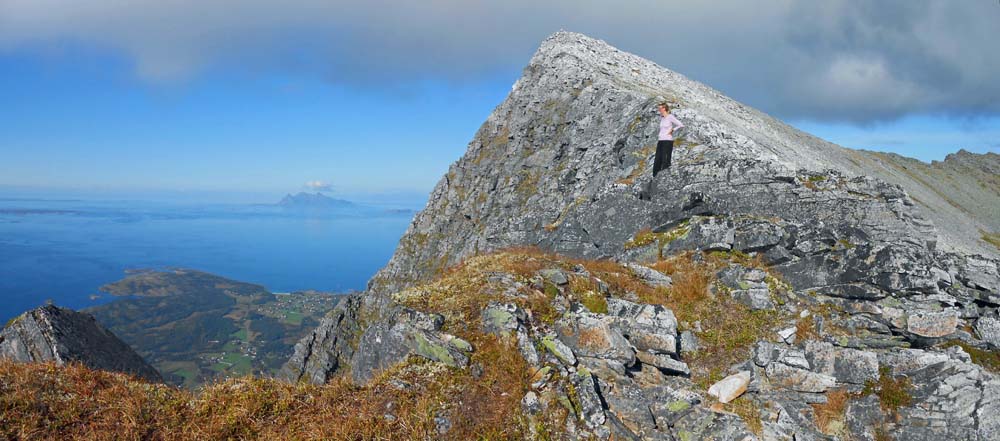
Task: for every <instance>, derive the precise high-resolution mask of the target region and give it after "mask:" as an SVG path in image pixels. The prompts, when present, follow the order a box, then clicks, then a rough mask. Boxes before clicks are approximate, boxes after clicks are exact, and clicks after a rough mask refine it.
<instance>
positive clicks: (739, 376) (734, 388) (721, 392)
mask: <svg viewBox="0 0 1000 441" xmlns="http://www.w3.org/2000/svg"><path fill="white" fill-rule="evenodd" d="M749 384H750V371H740V372H737V373H735V374H733V375H730V376H728V377H726V378H723V379H722V380H719V381H718V382H717V383H715V384H713V385H712V386H711V387H709V388H708V394H709V395H711V396H713V397H716V398H718V399H719V402H720V403H728V402H730V401H733V400H735V399H736V398H738V397H739V396H740V395H743V392H746V390H747V386H748V385H749Z"/></svg>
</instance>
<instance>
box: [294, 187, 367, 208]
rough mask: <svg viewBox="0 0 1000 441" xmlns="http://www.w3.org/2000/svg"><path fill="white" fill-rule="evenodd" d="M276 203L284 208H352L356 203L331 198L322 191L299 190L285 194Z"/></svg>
mask: <svg viewBox="0 0 1000 441" xmlns="http://www.w3.org/2000/svg"><path fill="white" fill-rule="evenodd" d="M278 205H280V206H282V207H285V208H297V209H302V208H354V207H357V206H358V205H357V204H355V203H354V202H351V201H348V200H344V199H336V198H331V197H329V196H327V195H324V194H322V193H319V192H316V193H306V192H304V191H303V192H299V193H298V194H291V193H289V194H287V195H285V197H283V198H281V201H279V202H278Z"/></svg>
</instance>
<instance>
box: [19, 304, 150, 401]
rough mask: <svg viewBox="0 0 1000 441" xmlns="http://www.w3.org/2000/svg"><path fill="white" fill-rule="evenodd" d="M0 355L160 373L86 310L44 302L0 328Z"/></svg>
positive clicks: (144, 374)
mask: <svg viewBox="0 0 1000 441" xmlns="http://www.w3.org/2000/svg"><path fill="white" fill-rule="evenodd" d="M0 359H8V360H13V361H19V362H47V361H51V362H55V363H56V364H59V365H63V364H66V363H73V362H75V363H81V364H83V365H84V366H87V367H89V368H91V369H100V370H107V371H115V372H124V373H128V374H132V375H135V376H137V377H141V378H143V379H145V380H146V381H150V382H162V381H163V379H162V378H161V377H160V373H159V372H157V371H156V369H154V368H153V367H152V366H150V365H149V364H147V363H146V361H145V360H143V359H142V357H141V356H139V354H137V353H136V352H135V351H133V350H132V348H131V347H129V346H128V345H127V344H125V342H123V341H121V340H119V339H118V337H116V336H115V335H114V334H112V333H111V331H108V330H107V329H105V328H104V327H103V326H101V325H100V324H99V323H97V320H95V319H94V317H93V316H91V315H90V314H85V313H82V312H76V311H73V310H71V309H66V308H60V307H57V306H54V305H46V306H42V307H40V308H37V309H33V310H31V311H28V312H25V313H24V314H21V315H20V316H17V317H15V318H13V319H12V320H11V321H10V322H9V323H8V324H7V326H5V327H4V329H3V331H2V332H0Z"/></svg>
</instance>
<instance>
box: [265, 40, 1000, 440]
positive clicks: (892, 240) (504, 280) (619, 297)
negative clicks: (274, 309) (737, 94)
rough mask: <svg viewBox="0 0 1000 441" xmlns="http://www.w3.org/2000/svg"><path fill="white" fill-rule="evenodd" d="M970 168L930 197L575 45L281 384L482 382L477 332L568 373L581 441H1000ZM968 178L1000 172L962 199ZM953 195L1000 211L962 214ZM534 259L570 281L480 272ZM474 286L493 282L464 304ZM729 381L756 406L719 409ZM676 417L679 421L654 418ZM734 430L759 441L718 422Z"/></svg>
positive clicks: (443, 188) (559, 53)
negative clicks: (656, 167) (473, 334)
mask: <svg viewBox="0 0 1000 441" xmlns="http://www.w3.org/2000/svg"><path fill="white" fill-rule="evenodd" d="M662 100H666V101H669V102H671V103H672V104H674V105H675V107H676V110H675V111H674V113H675V114H676V116H677V117H678V118H679V119H680V120H681V121H683V122H684V124H685V125H686V129H685V130H684V131H683V132H682V133H681V138H679V139H678V141H677V143H676V146H677V149H676V151H675V154H674V166H673V167H672V168H670V169H669V171H667V172H664V173H661V174H659V175H658V176H657V177H656V178H655V179H654V178H652V177H651V176H650V165H651V162H652V155H653V152H654V149H655V146H654V143H655V139H654V137H653V134H654V133H655V128H656V123H657V116H656V114H655V113H654V110H655V105H656V103H658V102H660V101H662ZM964 156H967V158H966V159H964V160H962V161H958V160H956V159H952V160H950V161H947V162H949V164H948V165H942V166H940V167H938V166H937V165H932V166H931V167H934V168H935V169H934V170H933V171H928V172H927V173H924V176H925V177H924V178H922V180H916V179H913V178H912V176H911V174H906V173H902V172H899V171H898V170H897V168H898V167H902V165H901V164H903V163H904V161H903V160H898V159H896V158H890V159H879V160H878V161H876V160H875V159H872V158H877V157H878V156H877V155H874V154H869V153H863V152H857V151H852V150H848V149H844V148H841V147H838V146H835V145H833V144H830V143H827V142H825V141H822V140H819V139H817V138H815V137H812V136H810V135H808V134H805V133H802V132H799V131H797V130H794V129H792V128H790V127H788V126H787V125H785V124H783V123H781V122H780V121H777V120H775V119H773V118H771V117H768V116H767V115H764V114H762V113H760V112H758V111H756V110H753V109H750V108H748V107H746V106H743V105H741V104H739V103H736V102H735V101H733V100H731V99H729V98H726V97H724V96H722V95H721V94H719V93H718V92H715V91H713V90H711V89H709V88H707V87H705V86H704V85H701V84H698V83H696V82H693V81H691V80H688V79H686V78H684V77H682V76H680V75H678V74H676V73H673V72H670V71H668V70H666V69H663V68H661V67H659V66H657V65H655V64H654V63H652V62H649V61H646V60H643V59H641V58H639V57H636V56H634V55H631V54H627V53H624V52H621V51H618V50H617V49H614V48H612V47H610V46H608V45H607V44H605V43H603V42H601V41H598V40H594V39H590V38H588V37H585V36H582V35H579V34H572V33H565V32H560V33H557V34H555V35H553V36H552V37H549V38H548V39H547V40H546V41H545V42H543V44H542V46H541V47H540V48H539V50H538V52H537V53H536V54H535V55H534V57H533V58H532V60H531V62H530V63H529V65H528V67H527V68H526V69H525V70H524V76H523V77H522V78H521V79H520V80H518V82H517V83H516V84H515V85H514V89H513V90H512V92H511V93H510V95H509V96H508V97H507V99H506V100H505V101H504V102H503V103H501V104H500V106H498V107H497V109H496V110H495V111H494V112H493V114H492V115H490V117H489V118H488V119H487V121H486V122H485V123H484V124H483V126H482V127H481V128H480V130H479V131H478V133H477V134H476V137H475V138H474V139H473V140H472V142H471V143H470V145H469V149H468V151H467V153H466V154H465V155H464V156H463V157H462V158H461V159H459V160H458V161H457V162H456V163H455V164H453V165H452V166H451V167H450V169H449V171H448V173H447V174H446V175H445V176H444V177H443V178H442V180H441V181H440V182H439V183H438V185H437V186H436V187H435V189H434V191H433V192H432V194H431V196H430V199H429V201H428V204H427V207H426V208H425V209H424V210H423V211H422V212H421V213H419V214H418V215H417V216H416V217H415V219H414V221H413V223H412V224H411V226H410V228H409V229H408V231H407V232H406V234H405V235H404V237H403V238H402V239H401V241H400V245H399V247H398V249H397V250H396V253H395V254H394V255H393V257H392V259H391V260H390V261H389V263H388V264H387V265H386V267H384V268H383V269H382V270H381V271H379V273H378V274H376V276H375V277H373V279H372V280H371V281H370V282H369V289H368V291H367V292H366V293H365V294H364V295H361V296H357V297H355V298H353V299H351V301H349V302H345V303H344V304H342V305H341V306H340V307H339V308H338V309H337V310H335V311H334V312H333V313H331V314H329V315H328V316H327V318H326V319H325V320H324V321H323V322H322V323H321V324H320V326H319V327H318V328H317V329H316V330H315V331H314V332H313V333H312V335H310V336H309V337H307V338H305V339H303V340H302V341H300V342H299V344H298V345H296V350H295V355H294V356H293V357H292V359H291V360H290V361H289V363H288V364H286V366H285V367H284V369H283V373H284V375H285V377H286V378H288V379H291V380H296V381H310V382H316V383H322V382H326V381H329V380H330V379H331V378H334V377H335V376H337V375H350V376H351V377H352V378H353V380H354V381H355V382H358V383H362V382H364V381H366V380H367V379H369V378H372V377H373V376H376V373H377V372H379V371H380V370H382V369H387V368H389V367H390V366H394V365H395V364H396V363H401V362H405V360H407V359H409V358H410V357H418V358H424V359H429V360H434V361H437V362H440V363H443V364H447V365H450V366H452V367H453V368H455V369H473V367H474V366H471V365H469V363H468V360H469V359H470V357H475V354H476V352H475V348H474V347H469V346H466V345H463V344H461V341H462V339H461V338H459V339H458V340H456V337H463V334H462V332H459V330H462V331H465V332H469V329H470V328H472V329H478V331H481V332H494V331H496V329H497V328H500V329H505V330H506V331H510V332H506V333H504V332H500V334H506V335H508V336H509V337H510V338H513V339H515V340H516V342H517V344H518V349H519V351H520V352H521V355H522V356H523V358H524V359H525V360H526V361H527V362H528V364H529V365H530V366H531V368H532V369H533V371H532V372H535V373H537V372H541V371H546V372H553V373H558V375H556V374H553V376H552V377H551V378H547V379H546V380H544V381H540V382H535V383H532V385H531V390H530V391H528V392H529V393H525V395H524V396H525V400H526V401H525V402H526V403H527V402H533V401H532V398H530V397H531V396H533V395H532V394H536V395H538V396H548V397H554V398H553V399H554V400H555V401H556V402H559V401H565V402H571V403H573V405H572V406H571V407H572V409H573V411H572V414H571V415H572V416H575V418H569V420H568V421H567V423H566V424H567V427H568V428H569V429H568V430H569V432H570V433H571V434H572V435H574V436H571V438H572V437H583V438H585V437H587V436H591V435H593V436H596V437H598V438H604V439H606V438H608V437H609V436H611V435H614V437H615V439H634V438H638V437H643V438H646V439H677V438H680V439H684V438H691V437H692V436H695V432H692V431H691V429H692V428H699V431H698V432H697V435H698V436H712V437H715V438H716V439H753V438H754V437H755V436H760V437H762V438H764V439H831V438H832V439H836V437H841V436H843V435H844V431H849V432H850V433H852V434H854V435H855V436H856V437H858V438H860V439H876V438H880V437H882V434H884V433H896V434H899V436H900V437H901V439H928V440H931V439H945V438H947V439H998V438H1000V418H998V417H996V416H995V415H996V412H997V409H998V406H1000V402H998V401H997V399H996V397H997V396H998V395H997V392H998V389H997V388H998V387H1000V380H998V378H997V376H996V374H995V373H994V372H993V371H991V370H990V369H989V368H988V366H994V365H992V364H991V362H990V360H996V359H997V357H998V354H997V352H996V351H997V349H998V345H1000V340H998V339H1000V319H998V315H997V307H998V306H1000V272H998V260H997V258H996V249H995V248H989V247H990V245H988V244H987V243H986V242H984V241H983V240H982V235H983V233H982V232H981V231H980V230H983V231H988V229H989V228H991V227H990V226H989V225H991V223H990V222H993V221H992V220H984V219H983V218H984V217H985V216H988V215H989V214H990V212H991V210H992V208H982V207H978V205H980V204H989V202H990V201H992V200H994V198H995V197H996V195H995V194H990V192H989V190H988V189H989V188H992V187H990V186H992V185H994V184H992V182H994V181H992V180H991V179H992V177H991V174H992V173H993V172H992V171H991V170H993V168H991V167H992V166H991V165H990V163H989V161H992V160H993V159H994V158H993V157H992V156H988V155H984V156H982V157H979V156H976V157H972V156H969V155H964ZM957 164H963V165H962V166H959V165H957ZM970 164H974V165H970ZM907 167H917V165H915V164H911V165H907ZM961 167H971V168H974V169H976V170H980V172H977V173H976V174H973V175H971V176H970V177H969V178H967V180H959V179H958V178H957V176H958V175H960V174H965V173H966V172H965V171H959V170H960V169H961ZM904 175H905V176H904ZM880 176H881V177H884V178H885V179H880V178H879V177H880ZM949 180H952V181H954V182H955V183H954V184H953V187H952V188H956V189H958V188H962V187H964V186H967V185H973V184H975V185H980V184H983V185H985V187H983V188H985V189H986V190H984V191H977V192H970V193H969V194H968V195H964V196H961V197H948V196H949V195H948V194H941V193H938V191H944V190H943V189H946V188H949V187H945V186H944V185H943V184H940V182H944V181H949ZM939 181H940V182H939ZM893 182H898V183H899V184H894V183H893ZM949 185H952V184H949ZM909 187H913V188H914V193H915V194H919V195H920V196H919V197H920V199H919V200H915V199H914V198H912V197H911V196H910V195H909V194H908V192H907V191H906V190H907V189H908V188H909ZM932 187H933V188H932ZM946 197H948V198H947V200H946V199H945V198H946ZM963 204H968V205H969V206H968V207H967V208H963V209H961V210H959V209H956V205H957V206H962V205H963ZM944 206H949V207H951V209H949V210H945V212H942V211H935V210H936V208H935V207H944ZM949 216H951V217H949ZM941 219H944V222H943V225H942V227H941V228H940V229H939V228H936V227H935V222H936V221H939V220H941ZM525 246H529V247H537V248H538V249H541V250H545V251H547V252H555V253H558V254H559V255H560V256H562V257H558V258H555V259H554V260H555V261H548V262H546V263H547V264H548V265H549V266H551V267H549V268H545V267H538V266H536V265H537V262H536V261H532V262H533V263H531V264H526V263H523V262H522V263H520V264H517V265H513V268H499V269H498V268H492V267H489V266H482V265H481V263H480V262H482V259H488V256H492V255H493V254H492V253H491V252H493V251H496V250H504V249H509V248H511V247H525ZM977 253H978V254H977ZM529 254H530V253H529ZM501 255H503V253H501ZM573 259H587V260H588V261H590V262H591V265H594V268H595V269H589V268H587V266H586V265H584V264H578V263H574V262H573ZM591 259H601V260H599V261H597V260H591ZM560 262H561V263H560ZM594 262H598V263H594ZM600 262H603V263H600ZM456 264H457V266H456ZM578 265H582V266H579V267H578ZM525 266H528V267H530V268H532V269H533V270H538V272H537V273H532V272H530V271H529V272H527V273H525V272H524V271H520V272H519V270H523V269H524V267H525ZM470 268H473V269H475V268H478V269H479V271H478V272H476V271H473V273H474V274H473V275H471V276H469V279H471V280H476V281H478V282H476V283H458V282H447V281H448V280H450V278H451V277H453V276H454V274H456V273H463V272H465V271H467V270H469V269H470ZM690 268H700V269H698V270H694V271H689V269H690ZM668 276H669V277H668ZM578 278H582V279H583V280H584V281H578ZM635 278H639V279H642V283H639V282H636V281H635V280H634V279H635ZM671 278H673V280H671ZM613 281H617V282H614V283H612V282H613ZM677 281H683V283H674V282H677ZM595 293H596V294H595ZM483 298H486V299H490V301H491V302H493V303H490V302H484V301H483V300H482V299H483ZM720 298H721V299H730V300H732V301H734V302H737V303H738V304H739V305H740V306H735V305H732V304H730V303H719V302H722V300H720ZM477 299H478V300H477ZM726 301H727V302H728V301H729V300H726ZM497 308H499V309H500V310H498V309H497ZM746 308H749V311H751V312H747V313H745V314H742V315H737V316H731V317H730V316H728V314H730V313H732V312H733V311H739V310H742V309H746ZM476 317H482V320H481V321H479V320H476ZM497 317H504V318H505V319H504V320H501V322H503V323H504V324H503V325H502V326H501V325H498V324H496V323H495V321H494V320H493V319H494V318H497ZM512 317H513V318H512ZM668 317H669V318H671V319H668ZM674 317H686V318H681V319H679V320H677V321H676V323H674V324H673V325H671V324H670V323H672V318H674ZM719 317H728V318H727V320H722V321H720V320H718V318H719ZM755 317H756V318H755ZM682 331H686V332H687V335H686V336H685V335H684V334H683V333H682ZM727 336H728V337H727ZM729 338H732V340H730V339H729ZM685 340H686V342H685ZM456 342H458V343H456ZM678 342H680V343H678ZM678 346H679V347H680V349H678ZM685 347H689V348H697V350H695V351H693V352H688V353H685V351H684V348H685ZM530 348H535V349H534V350H533V349H530ZM533 351H535V352H540V354H535V352H533ZM706 354H711V356H708V355H706ZM705 357H709V358H711V359H712V360H715V361H716V363H718V364H717V365H714V366H713V365H711V364H710V363H708V364H707V363H705V360H704V359H705ZM994 367H995V366H994ZM648 373H653V378H652V380H651V382H650V378H649V377H648V376H647V375H646V374H648ZM660 375H663V377H661V376H660ZM727 376H728V378H729V380H726V381H729V383H723V384H731V385H736V386H738V387H734V389H733V390H735V391H737V392H739V393H743V392H745V395H744V397H746V398H745V399H744V398H740V400H741V401H735V402H734V403H739V404H738V405H737V406H744V407H739V408H733V407H731V405H724V404H725V402H726V401H728V399H727V400H720V401H721V402H719V403H713V400H714V399H712V398H709V397H708V395H710V394H709V392H710V391H711V390H716V389H718V388H719V387H721V386H716V387H715V388H713V389H708V386H712V385H714V383H715V382H716V381H717V380H721V379H722V378H723V377H727ZM567 382H568V383H567ZM591 382H593V383H591ZM568 384H570V385H568ZM955 385H961V387H960V389H961V390H957V389H955V388H954V386H955ZM581 387H582V388H583V389H582V390H584V391H585V392H584V396H573V393H570V392H572V391H579V390H580V388H581ZM723 389H726V388H725V387H723ZM733 390H730V391H733ZM566 391H570V392H566ZM737 395H738V393H737ZM538 396H535V398H538ZM560 397H563V398H565V400H563V399H562V398H560ZM876 397H877V398H876ZM958 397H960V398H958ZM665 400H676V401H667V402H669V403H671V404H676V408H674V409H669V408H668V409H664V408H662V406H661V407H655V406H653V404H654V403H663V402H664V401H665ZM681 401H683V403H682V402H681ZM585 403H586V404H585ZM716 405H719V406H722V407H719V406H716ZM526 406H528V407H531V406H529V405H527V404H526ZM726 406H730V407H726ZM543 407H544V406H543ZM709 411H711V412H709ZM730 411H731V412H737V413H739V414H740V415H741V417H742V421H745V422H746V423H747V425H748V427H749V428H750V429H752V432H753V434H751V433H748V432H747V431H746V430H744V428H743V426H742V425H741V424H740V423H739V421H725V420H720V419H718V418H720V417H718V416H717V415H718V414H719V412H722V413H723V414H725V412H730ZM706 412H707V413H706ZM713 412H714V413H713ZM755 415H756V416H755ZM685 418H693V419H694V421H688V420H685ZM758 418H759V419H760V421H757V423H753V422H754V421H756V420H757V419H758ZM832 422H836V423H837V424H834V425H832V426H831V425H830V424H832ZM689 424H690V425H689ZM838 424H839V426H838ZM751 426H752V427H751ZM723 428H730V429H732V430H733V431H732V432H717V431H716V430H722V429H723ZM570 429H571V430H570ZM700 430H707V431H700ZM691 439H697V438H691Z"/></svg>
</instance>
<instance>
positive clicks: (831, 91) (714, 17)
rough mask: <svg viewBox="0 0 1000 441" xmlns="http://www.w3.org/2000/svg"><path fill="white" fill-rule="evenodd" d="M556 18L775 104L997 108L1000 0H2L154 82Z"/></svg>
mask: <svg viewBox="0 0 1000 441" xmlns="http://www.w3.org/2000/svg"><path fill="white" fill-rule="evenodd" d="M559 29H566V30H573V31H578V32H583V33H586V34H589V35H591V36H594V37H598V38H602V39H605V40H607V41H608V42H609V43H611V44H614V45H616V46H618V47H620V48H622V49H624V50H628V51H631V52H635V53H638V54H640V55H642V56H644V57H647V58H650V59H652V60H654V61H656V62H658V63H660V64H662V65H664V66H666V67H668V68H671V69H674V70H676V71H678V72H681V73H684V74H686V75H688V76H690V77H692V78H694V79H696V80H699V81H702V82H705V83H708V84H710V85H712V86H714V87H716V88H718V89H720V90H722V91H723V92H725V93H727V94H730V95H732V96H734V97H736V98H737V99H740V100H741V101H744V102H747V103H749V104H752V105H754V106H756V107H759V108H761V109H763V110H765V111H767V112H770V113H772V114H775V115H777V116H779V117H783V118H808V119H816V120H822V121H849V122H855V123H871V122H876V121H881V120H891V119H894V118H897V117H899V116H901V115H905V114H911V113H939V114H944V115H949V116H959V117H964V116H981V115H997V114H1000V81H997V80H996V79H997V78H998V77H1000V44H998V41H1000V4H998V3H997V2H996V1H994V0H880V1H877V2H872V1H862V0H858V1H850V0H823V1H812V0H803V1H799V2H794V1H789V0H774V1H766V2H747V1H742V0H739V1H713V2H692V1H689V0H688V1H664V0H645V1H631V2H610V1H609V2H597V1H584V0H554V1H548V2H536V1H524V0H508V1H504V2H490V3H485V2H470V1H467V0H426V1H386V0H369V1H364V2H342V1H330V0H325V1H324V0H303V1H297V2H273V1H269V0H240V1H237V0H232V1H221V0H220V1H212V2H204V1H196V0H170V1H135V2H108V1H104V0H77V1H66V0H5V1H3V2H0V51H2V50H4V49H18V48H23V47H36V46H43V47H44V46H45V45H51V44H60V42H65V41H73V42H83V43H84V44H92V45H95V46H98V47H102V48H109V49H111V50H115V51H121V52H122V53H125V54H127V55H128V56H129V57H130V58H131V59H134V61H135V66H136V72H137V74H138V75H140V76H142V77H143V78H146V79H148V80H151V81H183V80H184V79H186V78H189V77H190V76H192V75H195V74H197V73H198V72H199V71H202V70H203V69H206V68H212V67H220V66H221V67H225V68H237V69H244V70H247V71H254V70H260V71H274V70H278V71H284V70H294V71H303V72H306V73H310V74H319V75H323V76H325V77H328V78H331V79H333V80H334V81H338V82H344V83H349V84H354V85H365V86H372V85H391V84H392V83H398V82H407V81H409V80H412V79H418V80H420V79H428V78H444V79H447V80H453V81H475V80H477V79H481V78H484V77H487V76H490V75H495V73H496V72H516V69H518V68H520V67H521V66H523V65H524V64H525V62H526V61H527V59H528V57H529V56H530V55H531V53H532V52H533V50H534V49H535V47H537V45H538V43H539V42H540V41H541V40H542V39H543V38H544V37H545V36H547V35H549V34H551V33H552V32H554V31H557V30H559Z"/></svg>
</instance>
